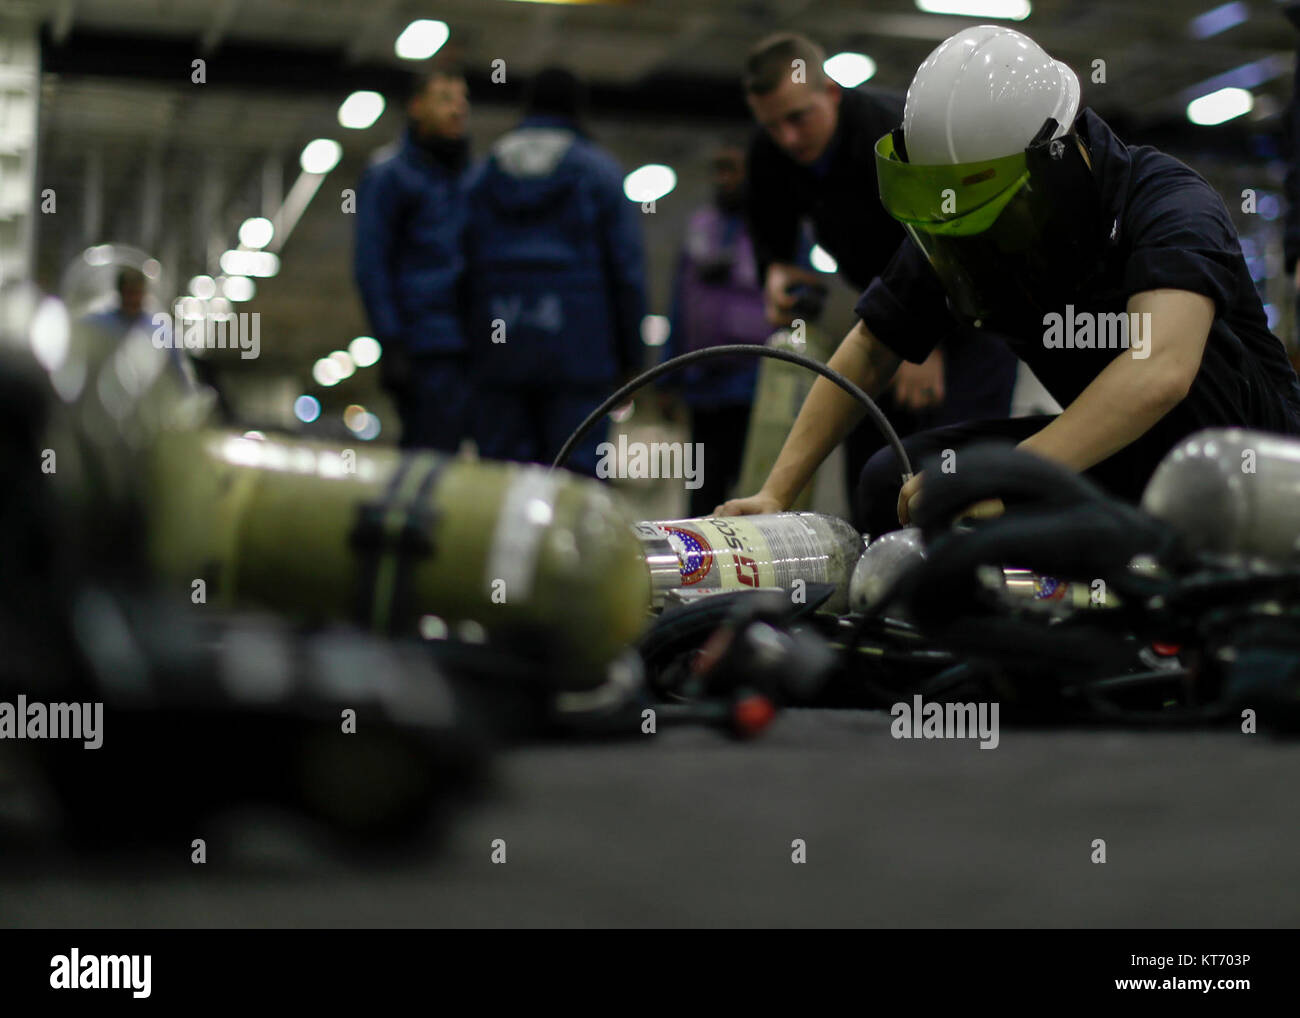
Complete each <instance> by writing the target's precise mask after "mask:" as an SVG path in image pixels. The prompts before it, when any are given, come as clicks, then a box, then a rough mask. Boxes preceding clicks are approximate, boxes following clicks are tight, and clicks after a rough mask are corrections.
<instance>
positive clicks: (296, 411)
mask: <svg viewBox="0 0 1300 1018" xmlns="http://www.w3.org/2000/svg"><path fill="white" fill-rule="evenodd" d="M293 415H294V416H295V417H297V418H298V420H300V421H302V423H303V424H310V423H311V422H312V421H314V420H316V418H318V417H319V416H320V400H318V399H317V398H316V397H315V396H308V395H307V394H306V393H303V394H302V395H301V396H299V397H298V398H297V399H295V400H294V401H293Z"/></svg>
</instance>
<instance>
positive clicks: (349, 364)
mask: <svg viewBox="0 0 1300 1018" xmlns="http://www.w3.org/2000/svg"><path fill="white" fill-rule="evenodd" d="M329 359H330V360H331V361H333V362H334V366H335V367H336V368H338V370H339V378H351V377H352V376H353V375H355V374H356V373H357V365H356V362H354V361H353V360H352V357H351V356H350V355H349V354H348V352H347V351H346V350H335V351H334V352H333V353H332V354H330V356H329Z"/></svg>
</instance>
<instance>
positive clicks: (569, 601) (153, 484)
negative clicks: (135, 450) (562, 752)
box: [145, 429, 650, 687]
mask: <svg viewBox="0 0 1300 1018" xmlns="http://www.w3.org/2000/svg"><path fill="white" fill-rule="evenodd" d="M148 460H149V479H148V485H149V495H148V497H147V498H146V500H145V504H146V506H147V507H148V508H147V511H148V512H149V514H150V519H149V527H148V533H149V555H150V558H151V560H152V563H153V565H154V566H155V568H156V569H157V570H158V571H159V572H160V573H161V574H162V575H163V576H164V577H166V578H169V579H170V580H171V581H173V582H176V583H178V584H184V585H185V587H186V589H187V590H188V589H190V586H191V585H192V584H193V581H194V580H197V579H203V580H205V582H206V585H207V598H208V600H209V601H210V602H216V603H218V604H221V605H224V606H236V605H245V604H247V605H254V604H256V605H261V606H265V607H268V608H271V609H274V610H277V611H281V612H285V613H288V614H290V615H294V616H299V617H304V618H307V619H316V620H319V619H340V620H349V621H353V622H358V623H360V624H362V625H365V626H367V627H368V628H371V629H373V630H376V631H378V632H383V633H393V634H402V633H407V634H414V633H416V632H417V631H419V628H420V624H421V619H422V617H423V616H427V615H432V616H437V617H438V618H439V619H441V620H442V622H443V623H445V624H446V625H447V626H448V627H456V626H457V625H458V624H460V623H463V622H465V621H466V620H472V621H473V622H476V623H478V624H479V625H481V626H482V627H483V630H484V635H485V636H486V637H487V638H489V639H490V640H491V642H493V643H494V644H500V645H501V646H502V647H503V648H504V649H507V650H509V651H511V652H518V653H522V654H523V655H524V656H531V655H537V656H539V657H545V658H546V659H547V660H550V661H559V662H562V663H566V664H567V663H571V664H572V666H573V667H572V668H571V669H570V671H571V672H572V675H573V679H572V685H574V686H575V687H583V686H589V685H594V684H596V683H597V682H599V681H600V679H601V678H602V677H603V667H604V665H605V664H607V663H608V662H609V661H610V660H612V659H613V658H614V657H615V656H616V655H617V654H618V653H619V652H620V651H622V650H624V649H625V648H626V647H627V645H628V644H629V643H631V642H632V641H634V640H635V639H636V638H637V636H638V635H639V633H640V631H641V628H642V626H643V625H644V623H645V620H646V612H647V608H648V606H649V601H650V584H649V576H648V573H647V571H646V567H645V562H644V558H643V555H642V552H641V547H640V543H639V542H638V540H637V538H636V537H635V536H634V534H633V532H632V530H631V528H630V526H629V521H628V519H627V518H626V517H625V516H624V515H623V514H622V513H621V512H620V511H619V509H618V507H617V506H616V504H615V502H614V500H613V498H612V497H611V495H610V494H609V492H607V491H605V490H604V488H603V486H602V485H600V484H598V483H597V482H595V481H592V480H588V479H586V478H582V477H577V476H574V475H571V474H566V473H562V472H555V473H548V472H547V471H546V470H545V469H544V468H541V467H525V466H520V465H516V464H505V463H492V462H484V461H475V460H467V459H463V458H456V457H451V456H447V455H445V454H440V453H432V452H427V453H419V452H416V453H403V452H399V451H397V450H392V449H385V448H366V447H363V448H358V449H353V448H342V447H339V446H337V445H334V444H329V443H321V442H312V441H302V440H295V439H289V438H279V437H272V436H268V437H267V438H265V439H256V438H246V437H243V436H242V435H241V434H240V433H239V432H234V431H221V430H212V429H206V430H199V431H193V432H166V433H163V434H161V435H159V437H158V439H157V441H156V443H155V444H154V446H153V448H152V450H151V452H150V455H149V458H148ZM435 625H436V623H435ZM462 632H463V630H462Z"/></svg>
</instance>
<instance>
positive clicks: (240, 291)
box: [221, 276, 257, 303]
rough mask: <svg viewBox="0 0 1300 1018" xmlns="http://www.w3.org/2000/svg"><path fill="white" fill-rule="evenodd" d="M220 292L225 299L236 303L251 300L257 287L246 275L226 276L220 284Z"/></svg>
mask: <svg viewBox="0 0 1300 1018" xmlns="http://www.w3.org/2000/svg"><path fill="white" fill-rule="evenodd" d="M221 292H222V293H223V294H225V297H226V299H227V300H233V301H235V302H236V303H238V302H239V301H243V300H252V299H253V295H254V294H256V293H257V287H255V286H254V285H253V281H252V280H251V279H249V278H248V277H247V276H227V277H226V280H225V282H224V283H222V284H221Z"/></svg>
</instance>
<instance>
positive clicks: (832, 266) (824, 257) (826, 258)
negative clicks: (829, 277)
mask: <svg viewBox="0 0 1300 1018" xmlns="http://www.w3.org/2000/svg"><path fill="white" fill-rule="evenodd" d="M808 260H809V261H811V262H812V267H813V268H814V269H816V270H817V271H818V272H838V271H839V268H840V265H839V262H837V261H836V260H835V259H834V258H832V257H831V253H830V252H829V251H827V250H826V249H825V248H824V247H822V246H821V245H820V244H814V245H813V249H812V251H811V252H809V255H808Z"/></svg>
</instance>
